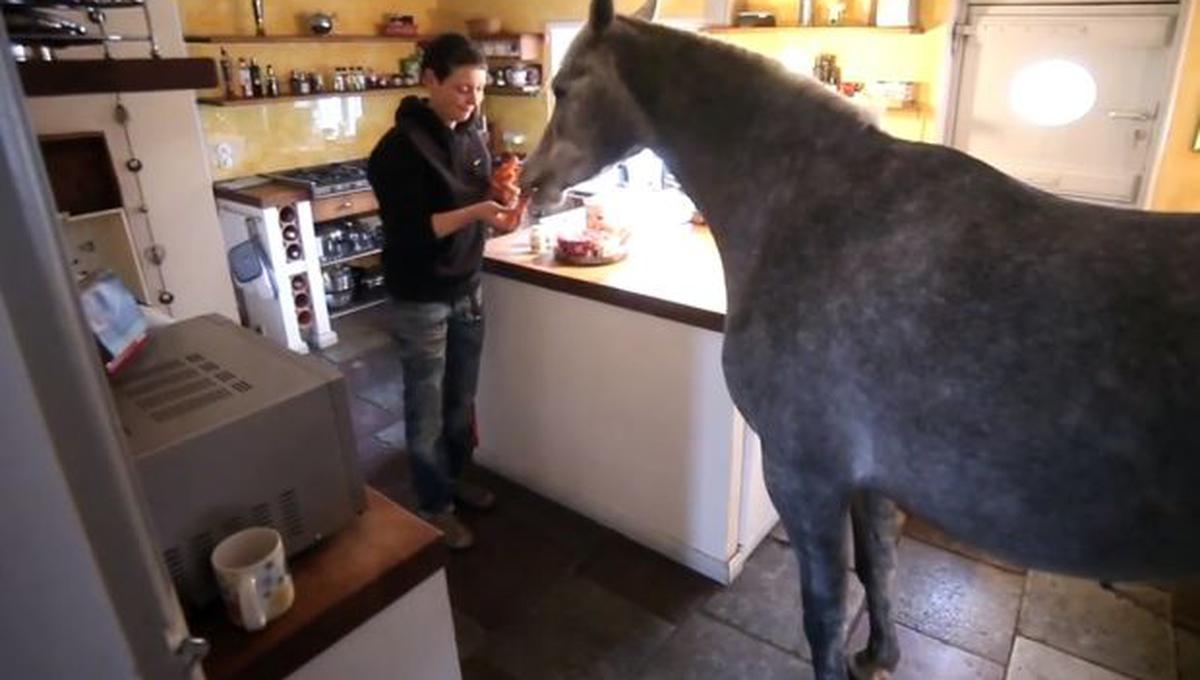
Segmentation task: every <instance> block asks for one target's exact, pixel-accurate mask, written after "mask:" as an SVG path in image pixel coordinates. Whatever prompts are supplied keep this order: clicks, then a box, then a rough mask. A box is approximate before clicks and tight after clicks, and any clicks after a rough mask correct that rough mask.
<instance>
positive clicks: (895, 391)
mask: <svg viewBox="0 0 1200 680" xmlns="http://www.w3.org/2000/svg"><path fill="white" fill-rule="evenodd" d="M898 153H899V156H900V158H899V161H897V162H895V163H894V166H893V167H892V168H891V171H890V172H885V173H882V175H881V179H880V180H879V181H878V182H877V185H878V186H877V187H876V189H877V196H879V197H882V199H881V200H877V201H876V202H875V203H874V204H869V205H871V206H872V207H871V209H868V210H862V209H859V210H847V211H845V213H844V214H836V215H833V216H831V217H830V218H829V219H830V220H831V223H830V224H826V225H818V228H824V229H826V230H827V231H826V232H825V235H826V237H827V238H826V239H825V241H824V243H827V244H830V247H829V250H828V251H827V252H824V253H813V252H811V251H808V252H805V251H803V250H799V251H797V252H802V253H803V255H804V257H801V258H800V262H794V261H787V260H786V259H785V258H783V257H782V256H780V257H779V262H778V264H777V265H776V266H777V267H778V268H779V270H780V273H779V275H777V276H775V277H760V278H759V279H758V280H759V281H766V282H770V283H771V284H772V285H770V286H764V287H762V288H760V289H759V290H757V291H756V295H754V296H753V299H757V300H759V301H761V303H762V305H761V306H762V309H761V310H757V311H750V312H748V313H746V314H744V316H748V317H752V318H750V319H744V320H743V322H742V328H739V329H737V330H736V331H735V334H734V335H735V336H734V337H731V338H730V342H733V343H735V344H738V345H740V346H741V347H742V348H743V349H745V351H746V353H748V355H749V358H748V361H750V362H757V364H759V365H758V366H757V367H753V368H750V369H749V370H751V371H753V372H756V373H757V376H758V378H760V379H765V380H767V381H768V383H769V385H770V387H768V388H767V389H766V390H765V392H764V393H767V394H770V397H769V398H767V399H766V401H765V402H764V403H767V402H769V403H770V404H774V405H768V406H763V407H760V408H759V409H758V410H760V411H764V413H762V414H758V416H759V417H758V419H759V420H761V421H763V427H765V428H767V429H768V430H772V431H773V432H772V434H774V435H775V436H776V437H780V438H784V437H787V438H793V439H794V440H795V443H796V445H797V446H799V447H800V448H804V446H805V443H806V442H807V443H810V444H812V445H813V446H814V447H815V446H816V445H817V442H820V444H819V446H830V445H834V446H840V447H842V448H843V449H844V452H841V455H844V456H845V465H846V466H848V470H849V471H850V473H851V474H853V475H854V476H855V478H856V481H857V483H858V484H860V485H862V486H864V487H871V488H877V489H880V490H884V491H885V492H887V493H888V494H889V495H891V496H893V497H894V498H895V500H897V501H898V502H900V503H902V504H903V505H906V506H907V507H909V508H910V509H912V510H914V511H916V512H917V513H918V514H923V515H926V516H928V517H929V518H931V519H933V520H934V521H936V522H939V523H941V524H943V525H944V526H946V528H947V529H948V530H950V531H951V532H952V533H956V534H959V535H961V536H963V537H964V538H966V539H967V540H970V541H974V542H976V543H979V544H982V545H983V546H984V547H987V548H991V549H993V550H996V551H998V552H1004V553H1006V554H1009V555H1011V556H1013V557H1015V558H1017V559H1021V560H1023V561H1026V562H1030V563H1033V564H1037V565H1040V566H1045V567H1048V568H1058V569H1065V570H1068V571H1082V570H1086V569H1088V568H1091V567H1089V565H1096V566H1097V567H1104V568H1105V569H1106V573H1119V574H1124V573H1126V572H1128V571H1130V570H1131V569H1133V568H1134V566H1135V565H1143V566H1146V565H1149V567H1150V568H1151V569H1152V571H1156V572H1161V571H1163V570H1164V569H1166V568H1168V567H1170V566H1171V565H1172V564H1174V565H1176V566H1177V565H1178V562H1179V561H1184V562H1188V563H1190V565H1191V567H1192V568H1198V569H1200V530H1197V528H1196V527H1197V526H1200V496H1197V495H1196V494H1195V493H1194V490H1195V489H1196V488H1197V486H1200V267H1198V266H1196V264H1195V263H1196V262H1197V259H1196V258H1197V257H1200V219H1198V218H1197V217H1196V216H1187V215H1157V214H1151V213H1142V212H1136V211H1127V210H1117V209H1110V208H1103V207H1099V206H1092V205H1085V204H1082V203H1076V202H1071V201H1065V200H1062V199H1059V198H1056V197H1053V196H1051V195H1049V194H1045V193H1043V192H1040V191H1037V190H1035V189H1032V188H1028V187H1026V186H1024V185H1022V184H1020V183H1018V182H1017V181H1016V180H1013V179H1011V178H1008V177H1006V176H1004V175H1002V174H1001V173H999V172H997V171H995V170H993V169H991V168H990V167H988V166H986V165H984V164H982V163H979V162H978V161H975V160H974V159H970V158H967V157H965V156H963V155H962V154H959V153H958V152H954V151H953V150H948V149H941V150H939V149H934V148H933V147H920V146H915V145H914V146H905V147H902V148H900V150H899V152H898ZM889 181H891V182H894V183H893V184H890V185H889V184H888V182H889ZM838 220H845V222H843V223H837V221H838ZM850 221H854V222H853V223H851V222H850ZM803 228H804V227H796V229H797V230H802V229H803ZM829 234H839V235H840V234H844V235H845V236H844V237H841V238H840V240H839V239H838V238H828V235H829ZM799 237H800V235H799V234H797V238H799ZM775 250H786V249H781V248H778V247H776V248H775ZM772 252H774V251H772ZM789 269H790V270H791V271H788V270H789ZM789 280H790V281H791V282H792V283H791V285H790V287H789V288H788V289H787V290H780V287H781V282H783V281H789ZM739 313H741V312H739ZM738 331H744V332H745V333H746V338H738V337H736V335H737V332H738ZM751 339H755V340H757V341H758V342H766V343H767V345H768V347H769V349H764V348H762V347H753V348H750V347H749V344H750V343H748V342H745V341H746V340H751ZM737 353H739V354H740V353H742V351H741V350H738V352H737ZM735 370H738V369H737V368H735ZM781 400H782V401H786V402H787V405H786V406H783V405H781V404H780V402H781ZM767 411H769V412H767ZM785 418H786V419H790V422H781V420H782V419H785ZM831 454H832V455H837V454H836V453H834V452H828V451H812V452H811V454H810V455H813V456H829V455H831Z"/></svg>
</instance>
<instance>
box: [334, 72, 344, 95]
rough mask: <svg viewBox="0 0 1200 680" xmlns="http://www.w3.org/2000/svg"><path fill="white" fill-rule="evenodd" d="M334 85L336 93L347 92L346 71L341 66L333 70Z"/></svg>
mask: <svg viewBox="0 0 1200 680" xmlns="http://www.w3.org/2000/svg"><path fill="white" fill-rule="evenodd" d="M332 85H333V91H334V92H345V91H346V70H345V69H344V68H342V67H341V66H337V67H335V68H334V69H333V84H332Z"/></svg>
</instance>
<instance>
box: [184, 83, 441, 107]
mask: <svg viewBox="0 0 1200 680" xmlns="http://www.w3.org/2000/svg"><path fill="white" fill-rule="evenodd" d="M420 89H422V88H421V87H419V86H416V85H414V86H412V87H378V88H375V89H373V90H359V91H356V92H321V93H320V94H284V95H280V96H278V97H254V98H252V99H225V98H224V97H200V98H199V99H197V100H196V102H197V103H198V104H203V105H205V106H262V105H264V104H278V103H282V102H294V101H303V100H305V99H324V98H326V97H360V96H368V97H369V96H372V95H379V94H397V93H404V92H414V91H417V90H420Z"/></svg>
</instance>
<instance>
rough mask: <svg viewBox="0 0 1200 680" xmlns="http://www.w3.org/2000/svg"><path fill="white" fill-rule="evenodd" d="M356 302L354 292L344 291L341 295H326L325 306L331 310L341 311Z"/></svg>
mask: <svg viewBox="0 0 1200 680" xmlns="http://www.w3.org/2000/svg"><path fill="white" fill-rule="evenodd" d="M351 302H354V291H353V290H343V291H341V292H339V293H325V306H326V307H328V308H329V309H341V308H342V307H346V306H348V305H349V304H350V303H351Z"/></svg>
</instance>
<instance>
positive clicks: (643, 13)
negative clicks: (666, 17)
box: [632, 0, 658, 21]
mask: <svg viewBox="0 0 1200 680" xmlns="http://www.w3.org/2000/svg"><path fill="white" fill-rule="evenodd" d="M632 16H633V18H635V19H641V20H642V21H654V20H655V19H657V18H658V0H646V4H644V5H642V6H641V7H639V8H638V10H637V11H636V12H634V13H633V15H632Z"/></svg>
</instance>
